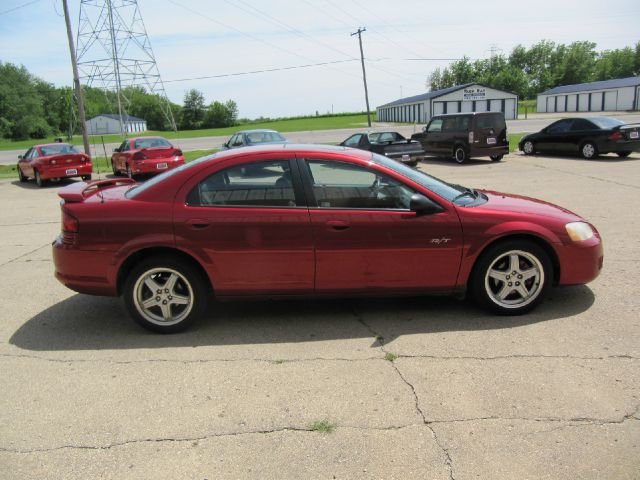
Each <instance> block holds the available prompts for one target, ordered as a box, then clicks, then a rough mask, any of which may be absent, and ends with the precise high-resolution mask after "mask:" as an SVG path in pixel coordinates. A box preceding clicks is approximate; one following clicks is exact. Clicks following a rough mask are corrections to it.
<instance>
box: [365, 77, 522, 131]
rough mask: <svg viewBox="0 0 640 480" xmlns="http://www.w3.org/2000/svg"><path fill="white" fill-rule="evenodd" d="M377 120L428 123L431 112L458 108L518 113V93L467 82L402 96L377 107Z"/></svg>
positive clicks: (511, 116) (509, 117)
mask: <svg viewBox="0 0 640 480" xmlns="http://www.w3.org/2000/svg"><path fill="white" fill-rule="evenodd" d="M376 111H377V118H378V121H379V122H411V123H427V122H428V121H429V119H430V118H431V117H432V116H434V115H440V114H443V113H458V112H502V113H504V117H505V118H506V119H507V120H513V119H514V118H517V116H518V96H517V95H516V94H515V93H511V92H505V91H503V90H496V89H494V88H489V87H487V86H484V85H480V84H477V83H467V84H466V85H457V86H455V87H449V88H443V89H442V90H435V91H433V92H429V93H424V94H422V95H416V96H414V97H407V98H401V99H399V100H395V101H393V102H390V103H387V104H385V105H382V106H380V107H378V108H377V109H376Z"/></svg>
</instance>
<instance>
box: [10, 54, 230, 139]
mask: <svg viewBox="0 0 640 480" xmlns="http://www.w3.org/2000/svg"><path fill="white" fill-rule="evenodd" d="M82 90H83V95H84V100H85V110H86V116H87V119H90V118H92V117H95V116H97V115H100V114H104V113H117V111H118V107H117V105H118V103H117V98H116V94H115V93H114V92H111V91H105V90H102V89H100V88H95V87H88V86H83V87H82ZM123 93H124V96H125V97H126V98H127V105H126V112H127V113H128V114H129V115H133V116H135V117H140V118H143V119H145V120H146V121H147V128H148V129H149V130H171V125H170V124H169V122H168V121H167V118H166V116H165V114H164V112H163V110H162V102H164V101H165V100H163V99H162V98H161V97H160V96H159V95H155V94H150V93H148V92H147V91H145V89H144V88H142V87H130V88H126V89H124V90H123ZM169 105H170V108H171V112H172V114H173V117H174V119H175V122H176V125H177V126H178V128H179V129H181V130H191V129H199V128H218V127H230V126H233V125H235V124H236V123H237V121H238V107H237V105H236V103H235V102H234V101H233V100H228V101H226V102H224V103H223V102H219V101H213V102H211V103H209V104H208V105H207V103H206V102H205V98H204V95H203V94H202V92H199V91H198V90H189V91H187V92H186V93H185V96H184V104H183V105H178V104H176V103H173V102H169ZM77 118H78V112H77V105H76V100H75V94H74V91H73V89H72V88H71V87H56V86H54V85H53V84H51V83H48V82H46V81H44V80H42V79H41V78H38V77H36V76H35V75H32V74H31V73H29V71H28V70H27V69H26V68H25V67H24V66H17V65H14V64H11V63H2V62H0V137H2V138H9V139H12V140H25V139H27V138H45V137H48V136H50V135H69V134H78V133H80V125H79V123H78V121H77Z"/></svg>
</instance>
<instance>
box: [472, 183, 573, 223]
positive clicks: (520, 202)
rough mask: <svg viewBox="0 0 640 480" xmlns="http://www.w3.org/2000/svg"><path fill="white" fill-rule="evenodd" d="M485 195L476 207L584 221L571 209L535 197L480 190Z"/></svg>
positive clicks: (569, 220) (570, 220) (565, 220)
mask: <svg viewBox="0 0 640 480" xmlns="http://www.w3.org/2000/svg"><path fill="white" fill-rule="evenodd" d="M481 192H482V193H483V194H485V195H486V197H487V202H486V203H484V204H482V205H479V206H478V207H476V208H481V209H483V210H484V209H486V210H493V211H497V212H513V213H515V214H523V215H536V216H540V217H545V218H551V219H557V220H560V221H562V222H577V221H584V219H583V218H582V217H580V216H579V215H576V214H575V213H573V212H572V211H571V210H567V209H566V208H563V207H560V206H558V205H554V204H553V203H549V202H545V201H544V200H538V199H537V198H531V197H525V196H522V195H513V194H509V193H501V192H494V191H490V190H481Z"/></svg>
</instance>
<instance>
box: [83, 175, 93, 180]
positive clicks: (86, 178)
mask: <svg viewBox="0 0 640 480" xmlns="http://www.w3.org/2000/svg"><path fill="white" fill-rule="evenodd" d="M82 180H83V181H85V182H90V181H91V175H82Z"/></svg>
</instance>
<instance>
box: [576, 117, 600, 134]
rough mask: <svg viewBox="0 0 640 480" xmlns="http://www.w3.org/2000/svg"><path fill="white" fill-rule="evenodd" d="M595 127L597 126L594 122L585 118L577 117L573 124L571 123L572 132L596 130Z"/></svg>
mask: <svg viewBox="0 0 640 480" xmlns="http://www.w3.org/2000/svg"><path fill="white" fill-rule="evenodd" d="M595 129H596V126H595V125H594V124H593V123H591V122H590V121H589V120H585V119H583V118H576V119H575V120H574V121H573V125H571V131H572V132H579V131H581V130H595Z"/></svg>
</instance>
